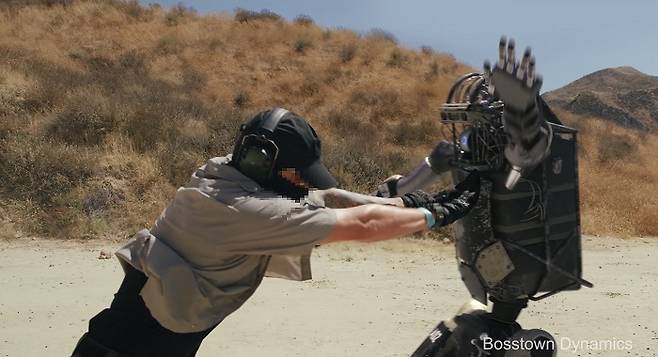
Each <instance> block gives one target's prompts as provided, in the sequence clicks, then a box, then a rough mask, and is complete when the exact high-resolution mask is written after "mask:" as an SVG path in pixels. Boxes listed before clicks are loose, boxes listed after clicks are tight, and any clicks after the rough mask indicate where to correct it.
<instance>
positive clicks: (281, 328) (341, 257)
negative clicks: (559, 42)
mask: <svg viewBox="0 0 658 357" xmlns="http://www.w3.org/2000/svg"><path fill="white" fill-rule="evenodd" d="M119 245H120V243H113V242H103V241H92V242H85V243H81V242H64V241H48V240H38V239H37V240H35V239H27V238H21V239H16V240H12V241H0V253H1V255H2V258H0V356H12V357H36V356H68V355H69V353H70V352H71V350H72V348H73V346H74V345H75V343H76V341H77V339H78V338H79V336H80V335H81V334H82V333H83V332H84V331H85V329H86V326H87V321H88V319H89V318H90V317H91V316H92V315H94V314H95V313H96V312H98V311H99V310H101V309H102V308H104V307H106V306H107V305H108V303H109V302H110V298H111V296H112V294H113V292H114V291H115V290H116V289H117V288H118V285H119V283H120V281H121V278H122V272H121V269H120V266H119V264H118V263H117V261H116V259H115V258H114V257H112V258H111V259H98V257H99V253H100V251H101V250H106V251H108V252H112V251H113V250H114V249H115V248H116V247H118V246H119ZM584 247H585V252H584V271H585V277H586V278H587V279H589V280H590V281H592V282H593V283H594V284H595V287H594V288H593V289H587V288H584V289H582V290H580V291H576V292H567V293H562V294H559V295H556V296H553V297H550V298H548V299H545V300H543V301H540V302H536V303H531V305H530V306H529V308H528V309H526V310H525V311H524V313H523V314H522V315H521V318H520V322H521V324H522V325H523V326H524V327H525V328H536V327H542V328H544V329H546V330H548V331H549V332H551V333H553V334H554V335H555V336H556V338H557V340H558V346H559V347H561V348H562V350H561V352H560V353H559V355H560V356H590V355H592V356H611V357H615V356H656V355H657V353H658V332H657V330H658V307H656V303H657V302H658V286H657V285H658V259H656V258H657V257H658V254H657V252H658V239H655V238H654V239H634V240H621V239H612V238H594V237H587V238H586V239H585V240H584ZM312 262H313V273H314V279H313V280H311V281H307V282H290V281H285V280H280V279H266V280H265V281H264V282H263V284H262V286H261V287H260V289H259V290H258V291H257V293H256V294H255V295H254V296H253V297H252V298H251V299H250V300H249V301H248V302H247V303H246V304H245V305H244V306H243V307H242V308H241V309H240V310H238V311H237V312H235V313H234V314H233V315H231V316H229V318H227V319H226V320H225V321H224V322H223V323H222V324H221V325H220V326H219V327H218V328H217V329H215V331H213V333H212V334H210V336H209V337H208V338H206V340H205V342H204V344H203V346H202V348H201V350H200V351H199V353H198V354H197V356H199V357H210V356H226V357H236V356H237V357H239V356H257V355H263V353H266V354H267V356H270V357H283V356H286V357H287V356H309V355H313V356H320V357H323V356H337V357H350V356H373V357H374V356H377V357H382V356H385V357H401V356H409V355H410V354H411V352H413V350H414V349H415V348H416V347H417V346H418V345H419V344H420V342H421V341H422V340H423V339H424V338H425V336H426V335H427V333H428V332H429V331H430V330H431V329H432V328H433V327H434V326H435V325H436V324H437V323H438V322H439V321H440V320H441V319H444V318H448V317H451V316H452V315H453V314H454V313H455V312H456V311H457V309H458V308H459V307H460V306H461V305H462V304H463V303H464V302H465V301H466V299H467V294H466V289H465V288H464V287H463V285H462V283H461V281H460V279H459V276H458V273H457V269H456V264H455V261H454V253H453V248H452V246H451V245H446V244H443V243H438V242H433V241H424V240H399V241H391V242H382V243H376V244H370V245H363V244H335V245H329V246H325V247H320V248H318V249H316V250H315V253H314V257H313V260H312ZM599 341H613V342H614V341H623V343H626V344H625V345H621V344H619V343H618V344H617V345H621V346H622V347H623V348H626V347H628V344H627V343H628V342H630V345H631V349H630V350H625V349H617V350H610V349H609V348H605V347H604V346H603V347H602V345H601V344H598V345H597V343H599ZM625 346H626V347H625ZM602 348H603V349H602Z"/></svg>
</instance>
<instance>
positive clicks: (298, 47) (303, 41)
mask: <svg viewBox="0 0 658 357" xmlns="http://www.w3.org/2000/svg"><path fill="white" fill-rule="evenodd" d="M311 47H313V43H312V42H311V40H309V39H307V38H299V39H297V41H295V44H294V45H293V49H294V50H295V52H297V53H302V54H303V53H304V52H306V50H308V49H309V48H311Z"/></svg>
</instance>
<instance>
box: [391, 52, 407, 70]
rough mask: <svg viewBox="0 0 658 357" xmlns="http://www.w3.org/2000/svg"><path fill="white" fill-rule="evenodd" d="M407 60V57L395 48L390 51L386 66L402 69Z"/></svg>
mask: <svg viewBox="0 0 658 357" xmlns="http://www.w3.org/2000/svg"><path fill="white" fill-rule="evenodd" d="M407 60H408V58H407V56H406V55H405V54H404V53H403V52H402V51H401V50H400V49H398V48H396V49H394V50H393V51H391V54H390V55H389V57H388V61H386V64H387V65H389V66H391V67H402V66H403V65H404V64H405V63H406V62H407Z"/></svg>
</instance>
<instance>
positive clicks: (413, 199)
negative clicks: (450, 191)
mask: <svg viewBox="0 0 658 357" xmlns="http://www.w3.org/2000/svg"><path fill="white" fill-rule="evenodd" d="M400 198H401V199H402V202H403V203H404V206H405V207H409V208H418V207H426V206H427V205H429V204H430V203H431V202H432V201H434V197H433V196H432V195H430V194H429V193H427V192H425V191H423V190H416V191H414V192H409V193H405V194H404V195H402V196H401V197H400Z"/></svg>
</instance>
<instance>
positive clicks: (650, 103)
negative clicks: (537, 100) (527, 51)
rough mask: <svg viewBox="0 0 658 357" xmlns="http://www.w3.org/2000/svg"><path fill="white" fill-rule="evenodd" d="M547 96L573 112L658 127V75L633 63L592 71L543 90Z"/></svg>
mask: <svg viewBox="0 0 658 357" xmlns="http://www.w3.org/2000/svg"><path fill="white" fill-rule="evenodd" d="M544 98H545V99H546V101H547V102H548V103H550V104H551V105H553V106H558V107H560V108H563V109H564V110H567V111H569V112H571V113H574V114H582V115H591V116H596V117H599V118H603V119H606V120H609V121H612V122H614V123H617V124H619V125H622V126H624V127H629V128H635V129H643V130H655V129H657V128H658V76H650V75H647V74H644V73H642V72H640V71H638V70H636V69H635V68H632V67H618V68H607V69H603V70H600V71H596V72H594V73H590V74H588V75H586V76H584V77H582V78H580V79H578V80H576V81H574V82H572V83H570V84H568V85H566V86H564V87H562V88H559V89H556V90H554V91H551V92H548V93H546V94H544Z"/></svg>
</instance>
